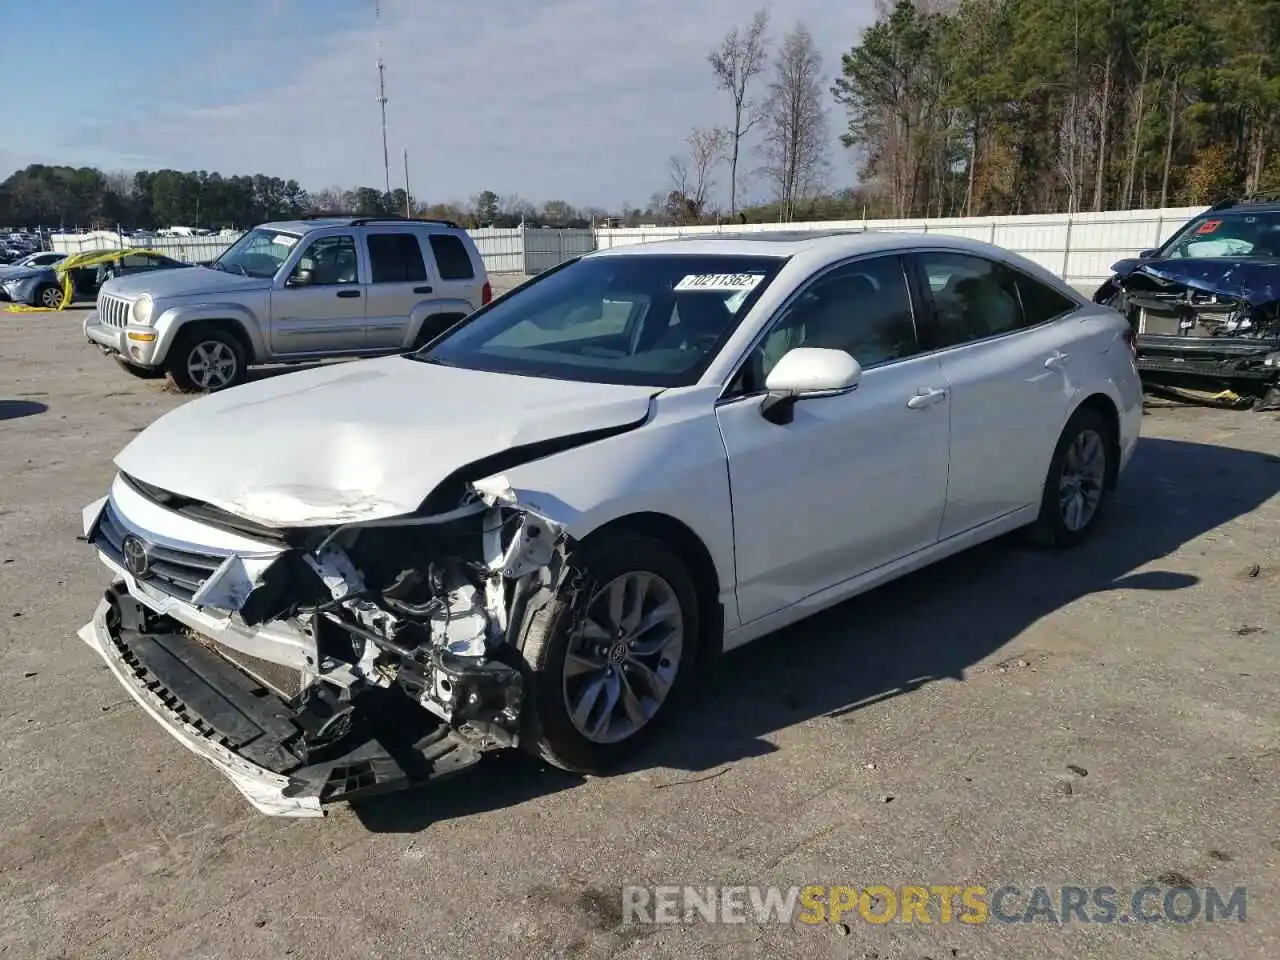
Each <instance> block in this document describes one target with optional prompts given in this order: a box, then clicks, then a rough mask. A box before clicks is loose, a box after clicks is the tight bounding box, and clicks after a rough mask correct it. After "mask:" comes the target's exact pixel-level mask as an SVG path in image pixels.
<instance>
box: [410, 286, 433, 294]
mask: <svg viewBox="0 0 1280 960" xmlns="http://www.w3.org/2000/svg"><path fill="white" fill-rule="evenodd" d="M413 292H414V293H430V292H431V288H430V287H414V288H413Z"/></svg>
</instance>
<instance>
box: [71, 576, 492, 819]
mask: <svg viewBox="0 0 1280 960" xmlns="http://www.w3.org/2000/svg"><path fill="white" fill-rule="evenodd" d="M79 635H80V638H81V639H82V640H84V641H85V643H87V644H88V645H89V646H90V647H91V648H93V649H94V650H95V651H96V652H97V653H98V655H99V656H100V657H102V659H103V660H104V661H105V662H106V664H107V667H108V668H109V669H110V670H111V672H112V673H113V674H114V675H115V677H116V679H117V680H118V681H119V682H120V684H121V685H122V686H123V687H124V688H125V689H126V690H128V691H129V694H130V695H131V696H132V697H133V699H134V700H136V701H137V702H138V705H139V706H141V707H142V708H143V709H144V710H145V711H146V712H147V713H148V714H150V715H151V717H152V718H153V719H154V720H155V721H156V722H157V723H159V724H160V725H161V726H162V727H164V728H165V729H166V730H167V731H168V732H169V734H170V735H171V736H173V737H174V738H175V739H176V740H177V741H178V742H179V743H181V744H182V745H183V746H185V747H186V748H187V749H188V750H190V751H191V752H192V753H194V754H196V755H197V756H200V757H203V758H204V759H205V760H208V761H209V762H210V763H212V764H213V765H214V766H215V767H216V768H217V769H218V770H220V771H221V772H222V773H223V774H224V775H225V776H226V777H227V779H229V780H230V781H231V782H232V783H233V784H234V785H235V786H236V788H237V789H238V790H239V791H240V792H241V793H242V794H243V795H244V797H245V799H247V800H248V801H249V802H250V803H251V804H252V805H253V806H254V807H255V808H256V809H257V810H259V811H261V812H262V813H265V814H268V815H270V816H278V817H319V816H323V815H324V813H325V809H326V807H328V806H330V805H332V804H336V803H342V802H347V801H351V800H355V799H357V798H363V797H367V796H371V795H374V794H381V793H389V792H393V791H396V790H403V789H407V788H410V787H414V786H419V785H422V784H425V783H429V782H433V781H437V780H441V779H444V778H446V777H450V776H453V775H454V774H456V773H459V772H461V771H462V770H464V769H466V768H467V767H469V766H472V765H473V764H475V763H477V762H478V761H479V760H480V756H481V752H482V751H481V750H480V749H478V748H477V746H476V745H475V744H474V743H473V742H471V741H470V740H468V739H466V738H464V737H462V736H460V735H459V734H458V733H457V732H455V731H454V730H453V728H452V727H450V726H449V725H447V724H441V723H438V722H436V721H434V720H432V719H431V718H430V717H429V716H428V715H427V714H426V712H425V711H423V710H421V709H420V708H419V707H417V706H416V705H412V704H410V705H409V706H410V707H411V710H412V714H413V719H412V720H409V719H408V718H406V717H404V716H403V714H395V713H391V714H388V713H387V712H386V710H387V708H388V706H389V704H388V702H387V701H385V700H381V701H380V700H379V699H378V698H377V694H376V693H374V694H367V695H366V696H367V697H372V698H373V699H372V700H367V701H366V700H362V701H361V703H364V704H365V706H363V707H361V706H354V707H353V709H352V710H351V711H347V710H345V709H344V708H343V706H342V704H341V702H340V701H339V702H338V703H337V710H336V713H335V712H330V711H329V710H328V709H327V708H326V707H325V704H326V703H327V704H329V705H330V706H333V705H334V701H333V699H332V698H333V697H334V696H336V695H335V694H333V693H332V692H330V693H329V694H328V696H326V694H325V693H324V692H323V691H321V692H318V693H317V692H315V691H309V692H308V693H306V694H305V695H303V696H300V697H295V698H291V699H287V700H286V699H285V698H284V697H283V696H279V695H277V694H276V692H274V691H272V690H271V689H269V688H268V687H267V686H266V685H265V684H263V683H262V682H261V681H259V680H258V679H257V678H255V677H253V676H252V674H251V673H249V672H248V671H246V670H244V669H241V668H240V667H239V666H238V665H237V664H236V663H235V662H233V661H230V660H228V659H227V658H226V657H225V656H223V655H221V654H219V653H217V652H216V651H215V650H213V649H212V648H210V647H209V646H208V645H207V644H206V643H203V642H201V641H200V640H199V639H196V638H194V637H192V636H191V635H190V634H189V633H188V631H187V630H186V629H185V628H184V627H183V626H182V624H180V623H178V622H176V621H174V620H173V619H172V618H169V617H166V616H164V615H163V614H157V613H156V612H155V611H154V610H152V609H151V608H150V607H148V606H147V605H145V604H142V603H140V602H139V601H138V600H137V599H135V598H134V597H133V596H132V595H130V593H129V592H128V587H127V586H126V585H125V584H124V583H123V582H121V583H117V584H116V585H115V586H113V587H112V588H111V589H110V590H108V591H107V594H106V596H105V597H104V599H103V600H102V602H101V603H99V605H98V608H97V610H96V611H95V612H94V615H93V620H92V621H90V622H89V623H88V624H86V625H85V626H84V627H83V628H82V629H81V630H80V631H79ZM390 699H391V701H395V702H399V701H401V700H403V698H397V697H395V696H392V697H390ZM317 711H318V712H317ZM335 717H338V718H345V719H342V722H339V723H336V724H334V725H333V726H331V727H329V733H326V732H325V728H326V726H327V725H328V724H329V723H330V722H331V721H333V720H334V718H335ZM336 729H341V731H342V732H340V733H333V731H334V730H336Z"/></svg>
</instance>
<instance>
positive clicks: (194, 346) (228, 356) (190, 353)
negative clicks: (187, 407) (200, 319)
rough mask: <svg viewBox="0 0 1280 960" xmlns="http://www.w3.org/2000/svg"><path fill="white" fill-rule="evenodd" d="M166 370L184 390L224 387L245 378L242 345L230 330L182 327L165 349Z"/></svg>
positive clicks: (188, 391)
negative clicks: (173, 340) (186, 328)
mask: <svg viewBox="0 0 1280 960" xmlns="http://www.w3.org/2000/svg"><path fill="white" fill-rule="evenodd" d="M166 370H167V371H168V373H169V378H170V379H171V380H172V381H173V383H174V386H176V387H177V388H178V389H179V390H181V391H183V392H184V393H196V392H199V391H205V390H207V391H209V392H213V391H215V390H225V389H226V388H227V387H234V386H235V385H236V384H238V383H241V382H243V380H244V378H245V374H246V370H245V355H244V348H243V347H242V346H240V341H239V340H237V339H236V337H235V335H234V334H232V333H230V332H229V331H227V330H224V329H219V328H217V327H205V328H203V329H201V328H197V329H194V330H190V331H184V332H183V333H182V334H181V335H179V337H178V340H177V342H176V343H174V345H173V347H172V348H170V350H169V357H168V361H167V363H166Z"/></svg>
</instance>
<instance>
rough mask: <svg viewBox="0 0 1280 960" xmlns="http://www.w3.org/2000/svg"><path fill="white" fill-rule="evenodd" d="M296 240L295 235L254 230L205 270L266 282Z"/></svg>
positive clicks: (282, 261)
mask: <svg viewBox="0 0 1280 960" xmlns="http://www.w3.org/2000/svg"><path fill="white" fill-rule="evenodd" d="M298 240H299V237H298V236H297V234H293V233H281V232H280V231H279V230H264V229H263V228H262V227H256V228H255V229H253V230H250V231H249V232H248V233H246V234H245V235H244V236H243V237H241V238H240V239H239V240H237V241H236V242H235V243H233V244H232V245H231V246H229V247H227V249H226V250H224V251H222V256H220V257H218V259H217V260H214V261H213V263H211V264H209V266H211V267H213V268H214V269H215V270H225V271H226V272H227V273H239V274H243V275H244V276H246V277H258V278H260V279H263V280H269V279H270V278H271V277H274V276H275V275H276V272H277V271H278V270H279V269H280V266H281V265H282V264H283V263H284V262H285V260H287V259H288V258H289V254H290V253H292V252H293V248H294V245H295V244H297V242H298Z"/></svg>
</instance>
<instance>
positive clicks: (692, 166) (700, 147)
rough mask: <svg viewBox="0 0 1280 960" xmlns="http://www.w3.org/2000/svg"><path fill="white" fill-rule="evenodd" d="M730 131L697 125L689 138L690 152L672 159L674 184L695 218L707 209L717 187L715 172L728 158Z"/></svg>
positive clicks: (686, 143) (686, 142) (672, 181)
mask: <svg viewBox="0 0 1280 960" xmlns="http://www.w3.org/2000/svg"><path fill="white" fill-rule="evenodd" d="M729 140H730V134H729V132H728V131H727V130H723V129H721V128H720V127H712V128H711V129H702V128H695V129H694V130H693V131H692V132H691V133H690V134H689V136H688V137H686V138H685V146H686V148H687V151H688V152H687V154H686V155H684V156H677V157H672V158H671V186H672V188H673V189H674V191H675V192H676V193H679V194H680V196H681V197H683V198H684V200H685V201H686V209H687V211H688V213H689V215H690V217H691V218H692V219H695V220H697V219H700V218H701V217H702V215H703V213H704V212H705V209H706V203H707V195H708V194H709V193H710V192H711V189H712V188H713V187H714V186H715V181H714V180H713V179H712V173H713V172H714V171H715V168H716V167H718V166H719V165H720V164H721V163H722V162H723V161H724V155H725V149H726V147H727V146H728V144H729Z"/></svg>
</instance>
